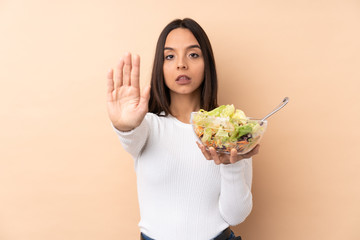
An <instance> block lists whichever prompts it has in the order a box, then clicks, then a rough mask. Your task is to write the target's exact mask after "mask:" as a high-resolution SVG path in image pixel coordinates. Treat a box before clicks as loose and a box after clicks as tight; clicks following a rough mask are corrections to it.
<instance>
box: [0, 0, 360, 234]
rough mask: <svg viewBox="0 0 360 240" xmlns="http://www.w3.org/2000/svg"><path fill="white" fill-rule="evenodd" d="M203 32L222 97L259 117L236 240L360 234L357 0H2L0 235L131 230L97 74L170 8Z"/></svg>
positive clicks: (147, 44)
mask: <svg viewBox="0 0 360 240" xmlns="http://www.w3.org/2000/svg"><path fill="white" fill-rule="evenodd" d="M178 17H180V18H183V17H192V18H194V19H195V20H197V21H198V22H199V23H200V24H201V25H202V26H203V28H204V29H205V31H206V32H207V33H208V35H209V37H210V40H211V42H212V45H213V48H214V53H215V57H216V61H217V67H218V73H219V79H220V92H219V100H220V103H221V104H227V103H233V104H235V105H236V107H238V108H241V109H243V110H244V111H245V112H246V113H247V114H248V115H250V116H253V117H262V116H263V115H265V114H266V113H267V112H269V111H270V110H271V109H272V108H273V107H275V106H276V105H277V104H278V103H279V102H280V101H281V100H282V98H283V97H285V96H289V97H290V103H289V104H288V105H287V106H286V107H285V108H284V110H282V111H281V112H279V113H278V114H277V115H274V116H273V117H272V118H270V120H269V127H268V130H267V132H266V134H265V136H264V139H263V141H262V145H261V152H260V153H259V155H258V156H256V157H255V159H254V181H253V194H254V208H253V211H252V213H251V215H250V216H249V217H248V219H247V220H246V221H245V222H244V223H242V224H240V225H239V226H236V227H234V228H233V229H234V230H235V232H236V233H238V234H241V235H242V236H243V237H244V239H246V240H261V239H267V240H289V239H291V240H298V239H299V240H300V239H311V240H317V239H327V240H335V239H346V240H357V239H360V230H359V225H360V206H359V205H360V187H359V182H360V174H359V170H360V161H359V160H360V158H359V154H358V149H359V137H360V131H359V130H360V128H359V122H360V105H359V102H360V97H359V95H360V94H359V93H358V92H359V89H360V84H359V80H360V71H359V66H360V47H359V42H360V2H359V1H358V0H328V1H317V0H311V1H310V0H306V1H304V0H303V1H300V0H299V1H288V0H272V1H265V0H263V1H261V0H259V1H235V0H233V1H225V0H224V1H193V0H190V1H189V0H183V1H168V0H167V1H165V0H164V1H146V0H142V1H121V0H117V1H114V0H102V1H73V0H71V1H70V0H66V1H64V0H62V1H60V0H59V1H45V0H31V1H30V0H27V1H26V0H8V1H7V0H1V1H0V81H1V88H0V109H1V111H0V119H1V120H0V121H1V124H0V239H1V240H49V239H51V240H60V239H61V240H63V239H67V240H81V239H86V240H100V239H101V240H102V239H107V240H119V239H138V235H139V230H138V227H137V223H138V221H139V211H138V203H137V195H136V179H135V173H134V168H133V162H132V160H131V158H130V157H129V155H128V154H127V153H125V152H124V150H123V149H122V148H121V146H120V143H119V141H118V139H117V137H116V135H115V133H114V132H113V131H112V129H111V127H110V122H109V120H108V119H107V113H106V108H105V91H106V88H105V86H106V84H105V76H106V73H107V71H108V69H109V68H110V67H112V66H113V65H114V64H115V63H116V62H117V61H118V59H119V57H120V56H121V55H122V54H123V53H124V52H125V51H127V50H128V51H131V52H135V53H138V54H140V55H141V57H142V70H141V74H142V84H143V85H144V84H147V83H148V80H149V75H150V72H151V66H152V59H153V54H154V50H155V42H156V40H157V37H158V35H159V33H160V31H161V30H162V28H163V27H164V26H165V25H166V24H167V23H168V22H169V21H171V20H173V19H174V18H178Z"/></svg>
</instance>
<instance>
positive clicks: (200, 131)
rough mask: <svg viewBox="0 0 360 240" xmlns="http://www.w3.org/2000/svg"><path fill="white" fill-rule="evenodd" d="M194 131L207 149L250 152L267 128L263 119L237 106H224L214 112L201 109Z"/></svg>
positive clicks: (194, 124)
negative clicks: (248, 115) (261, 121)
mask: <svg viewBox="0 0 360 240" xmlns="http://www.w3.org/2000/svg"><path fill="white" fill-rule="evenodd" d="M191 121H192V124H193V128H194V132H195V134H196V135H197V137H198V138H199V139H200V140H201V142H202V143H203V144H204V145H205V146H206V147H208V148H209V147H213V148H215V150H216V151H218V152H224V153H229V152H230V151H231V149H232V148H235V149H236V150H237V151H238V153H240V154H245V153H246V152H249V151H250V150H251V149H252V148H253V147H255V145H256V144H257V143H258V142H259V141H260V138H261V136H262V134H263V132H264V131H265V127H266V124H265V125H262V126H260V124H259V120H252V119H250V118H247V117H246V115H245V113H244V112H243V111H241V110H239V109H235V107H234V105H222V106H219V107H218V108H215V109H214V110H212V111H209V112H207V111H205V110H203V109H201V110H200V111H199V112H194V113H193V114H192V119H191Z"/></svg>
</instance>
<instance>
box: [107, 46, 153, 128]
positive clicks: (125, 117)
mask: <svg viewBox="0 0 360 240" xmlns="http://www.w3.org/2000/svg"><path fill="white" fill-rule="evenodd" d="M139 78H140V57H139V56H138V55H134V56H133V58H131V54H130V53H126V54H125V55H124V56H123V57H122V58H121V59H120V62H119V63H118V64H117V65H116V67H115V69H111V70H110V71H109V73H108V76H107V110H108V114H109V118H110V120H111V122H112V124H113V125H114V127H115V128H117V129H118V130H120V131H130V130H132V129H134V128H136V127H137V126H139V125H140V123H141V122H142V120H143V119H144V117H145V114H146V113H147V112H148V102H149V98H150V86H147V87H146V88H145V89H144V90H143V92H142V93H140V86H139Z"/></svg>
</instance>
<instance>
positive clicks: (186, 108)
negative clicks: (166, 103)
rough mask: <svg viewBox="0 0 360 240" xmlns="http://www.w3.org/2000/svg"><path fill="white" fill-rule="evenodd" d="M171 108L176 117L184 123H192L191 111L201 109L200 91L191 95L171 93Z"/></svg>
mask: <svg viewBox="0 0 360 240" xmlns="http://www.w3.org/2000/svg"><path fill="white" fill-rule="evenodd" d="M170 95H171V96H170V97H171V104H170V110H171V113H172V115H173V116H174V117H176V118H177V119H178V120H179V121H181V122H184V123H190V115H191V112H195V111H199V109H200V92H198V93H194V94H191V95H182V94H176V93H171V94H170Z"/></svg>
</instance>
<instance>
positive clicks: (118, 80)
mask: <svg viewBox="0 0 360 240" xmlns="http://www.w3.org/2000/svg"><path fill="white" fill-rule="evenodd" d="M123 68H124V59H123V58H120V61H119V63H118V64H117V65H116V68H115V71H114V73H113V79H114V88H115V89H116V88H119V87H121V86H122V84H123V83H122V82H123Z"/></svg>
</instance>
